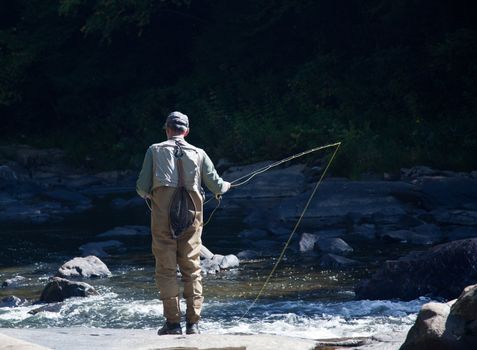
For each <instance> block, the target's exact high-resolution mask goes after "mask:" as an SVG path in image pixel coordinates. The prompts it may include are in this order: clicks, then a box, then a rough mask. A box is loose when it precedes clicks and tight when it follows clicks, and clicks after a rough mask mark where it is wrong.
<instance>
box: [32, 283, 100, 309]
mask: <svg viewBox="0 0 477 350" xmlns="http://www.w3.org/2000/svg"><path fill="white" fill-rule="evenodd" d="M98 294H99V293H98V292H97V291H96V289H94V288H93V287H92V286H90V285H89V284H87V283H84V282H73V281H69V280H67V279H64V278H60V277H53V278H52V279H51V282H49V283H48V284H47V285H46V287H45V288H44V289H43V291H42V292H41V296H40V301H41V302H45V303H55V302H60V301H63V300H65V299H68V298H72V297H88V296H91V295H98Z"/></svg>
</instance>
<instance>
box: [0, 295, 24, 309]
mask: <svg viewBox="0 0 477 350" xmlns="http://www.w3.org/2000/svg"><path fill="white" fill-rule="evenodd" d="M26 303H27V300H26V299H21V298H18V297H16V296H14V295H10V296H8V297H3V298H2V299H0V308H2V307H18V306H22V305H24V304H26Z"/></svg>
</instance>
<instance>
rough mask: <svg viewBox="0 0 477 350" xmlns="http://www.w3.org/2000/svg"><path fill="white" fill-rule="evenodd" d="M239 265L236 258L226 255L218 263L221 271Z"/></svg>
mask: <svg viewBox="0 0 477 350" xmlns="http://www.w3.org/2000/svg"><path fill="white" fill-rule="evenodd" d="M239 265H240V261H239V259H238V258H237V256H235V255H233V254H229V255H226V256H224V257H223V258H222V260H221V261H220V263H219V267H220V268H221V269H222V270H226V269H231V268H233V267H238V266H239Z"/></svg>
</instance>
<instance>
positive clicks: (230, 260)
mask: <svg viewBox="0 0 477 350" xmlns="http://www.w3.org/2000/svg"><path fill="white" fill-rule="evenodd" d="M200 265H201V269H202V273H203V274H206V275H207V274H211V275H215V274H216V273H218V272H220V271H222V270H225V269H230V268H233V267H237V266H239V259H238V258H237V257H236V256H235V255H233V254H230V255H226V256H223V255H220V254H215V255H214V256H213V257H212V258H211V259H203V260H201V261H200Z"/></svg>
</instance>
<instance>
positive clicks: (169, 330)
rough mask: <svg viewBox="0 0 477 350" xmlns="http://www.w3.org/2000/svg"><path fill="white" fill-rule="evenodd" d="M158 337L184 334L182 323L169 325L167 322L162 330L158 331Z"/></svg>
mask: <svg viewBox="0 0 477 350" xmlns="http://www.w3.org/2000/svg"><path fill="white" fill-rule="evenodd" d="M157 334H158V335H167V334H182V327H181V324H180V323H169V322H166V323H165V324H164V326H162V328H160V329H159V330H158V331H157Z"/></svg>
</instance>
